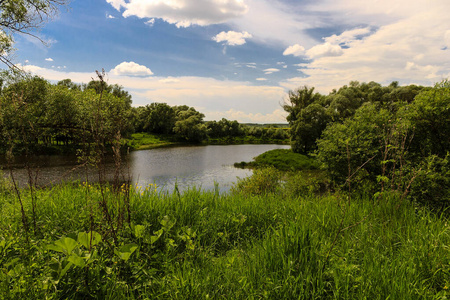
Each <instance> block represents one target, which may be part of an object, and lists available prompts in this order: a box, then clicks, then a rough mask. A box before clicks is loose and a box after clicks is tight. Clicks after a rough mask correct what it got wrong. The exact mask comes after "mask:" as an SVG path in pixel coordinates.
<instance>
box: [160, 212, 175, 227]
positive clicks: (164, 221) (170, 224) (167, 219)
mask: <svg viewBox="0 0 450 300" xmlns="http://www.w3.org/2000/svg"><path fill="white" fill-rule="evenodd" d="M160 223H161V225H162V227H163V229H164V231H169V230H170V229H171V228H172V227H173V225H175V223H176V221H175V220H171V219H170V217H169V216H164V218H163V219H162V220H161V221H160Z"/></svg>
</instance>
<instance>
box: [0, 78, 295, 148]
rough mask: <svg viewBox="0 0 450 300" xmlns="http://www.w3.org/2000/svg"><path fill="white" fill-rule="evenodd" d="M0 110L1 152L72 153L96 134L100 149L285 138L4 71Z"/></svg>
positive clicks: (115, 88)
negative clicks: (139, 139)
mask: <svg viewBox="0 0 450 300" xmlns="http://www.w3.org/2000/svg"><path fill="white" fill-rule="evenodd" d="M99 75H100V76H101V74H99ZM0 107H1V109H0V139H1V142H2V143H1V145H0V150H2V152H6V151H8V150H13V151H14V152H16V153H23V152H24V151H25V149H26V151H30V152H31V153H37V152H46V153H49V151H50V152H51V151H52V149H55V147H54V146H55V145H64V146H66V148H67V149H69V150H70V149H71V150H73V149H76V148H81V147H82V146H85V145H86V144H87V143H88V141H92V140H93V135H94V134H95V133H96V132H97V131H98V130H99V129H101V131H102V133H101V137H102V140H103V143H104V144H105V145H110V144H113V143H114V142H115V141H116V140H117V139H118V138H119V139H120V138H124V137H125V138H130V137H131V135H132V134H133V133H135V132H147V133H153V134H165V135H169V136H171V137H173V138H174V139H176V140H178V141H180V142H188V143H199V142H204V141H208V140H210V139H215V140H222V141H223V140H228V141H230V140H233V139H235V138H243V137H248V136H252V137H254V138H255V139H258V140H259V141H273V140H278V141H283V140H286V139H288V138H289V137H288V132H287V130H286V129H282V128H261V127H255V126H247V125H244V124H240V123H238V122H237V121H230V120H227V119H222V120H219V121H204V117H205V116H204V114H203V113H201V112H199V111H197V110H196V109H195V108H193V107H189V106H187V105H180V106H170V105H168V104H166V103H157V102H154V103H151V104H148V105H146V106H140V107H133V106H132V99H131V95H130V94H129V93H128V92H127V91H125V90H124V89H123V88H122V87H121V86H119V85H117V84H113V85H109V84H107V83H106V82H105V81H103V80H100V79H97V80H92V81H90V82H89V83H87V84H77V83H74V82H72V81H71V80H70V79H64V80H61V81H59V82H57V83H56V84H52V83H50V82H48V81H46V80H44V79H43V78H41V77H38V76H27V75H24V74H19V75H17V74H13V73H11V72H4V73H2V76H1V77H0ZM60 148H61V147H60Z"/></svg>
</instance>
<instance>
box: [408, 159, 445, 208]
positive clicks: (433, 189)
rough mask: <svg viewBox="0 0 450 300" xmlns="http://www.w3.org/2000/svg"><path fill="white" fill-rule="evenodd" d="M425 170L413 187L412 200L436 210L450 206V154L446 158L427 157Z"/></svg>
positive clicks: (424, 163)
mask: <svg viewBox="0 0 450 300" xmlns="http://www.w3.org/2000/svg"><path fill="white" fill-rule="evenodd" d="M422 166H423V169H422V171H421V172H420V173H419V175H418V176H417V178H416V179H415V180H414V181H413V183H412V186H411V193H410V197H411V199H413V200H415V201H418V202H421V203H422V204H427V205H430V206H432V207H434V208H444V207H448V206H449V204H450V154H449V153H447V155H446V156H445V158H440V157H438V156H436V155H432V156H429V157H427V158H426V159H425V160H424V162H423V164H422Z"/></svg>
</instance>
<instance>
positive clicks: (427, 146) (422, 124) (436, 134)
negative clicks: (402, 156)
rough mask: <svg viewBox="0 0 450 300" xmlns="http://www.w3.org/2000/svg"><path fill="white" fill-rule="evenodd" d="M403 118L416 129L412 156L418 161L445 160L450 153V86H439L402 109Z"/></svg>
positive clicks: (445, 82) (417, 97)
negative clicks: (431, 157) (424, 158)
mask: <svg viewBox="0 0 450 300" xmlns="http://www.w3.org/2000/svg"><path fill="white" fill-rule="evenodd" d="M401 113H402V114H403V117H404V118H406V119H408V120H409V121H410V122H411V124H412V126H413V127H414V140H413V141H412V144H411V152H414V154H415V155H416V157H417V159H420V158H421V157H424V156H428V155H433V154H434V155H438V156H439V157H441V158H443V157H444V156H445V155H446V154H447V152H448V150H449V149H450V138H449V132H450V82H449V81H448V80H445V81H442V82H441V83H438V84H436V86H435V87H434V88H432V89H428V90H425V91H423V92H421V93H420V94H419V95H417V96H416V97H415V100H414V101H413V102H412V103H411V104H410V105H408V106H404V107H403V108H402V111H401Z"/></svg>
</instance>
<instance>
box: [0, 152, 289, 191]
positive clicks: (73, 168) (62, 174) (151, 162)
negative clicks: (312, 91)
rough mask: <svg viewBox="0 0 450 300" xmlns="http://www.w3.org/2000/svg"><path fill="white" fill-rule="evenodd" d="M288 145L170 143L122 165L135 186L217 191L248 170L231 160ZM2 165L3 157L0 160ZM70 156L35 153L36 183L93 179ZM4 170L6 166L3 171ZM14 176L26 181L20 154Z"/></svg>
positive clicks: (108, 172)
mask: <svg viewBox="0 0 450 300" xmlns="http://www.w3.org/2000/svg"><path fill="white" fill-rule="evenodd" d="M289 148H290V146H288V145H227V146H216V145H209V146H190V147H171V148H159V149H151V150H141V151H133V152H131V153H130V154H129V155H128V157H126V158H125V159H124V160H126V161H127V162H128V163H126V164H125V163H124V164H123V165H124V166H123V167H122V174H124V176H125V177H128V175H130V176H131V179H132V181H133V183H136V184H138V185H139V186H146V185H148V184H153V183H155V184H157V186H158V187H159V189H160V190H161V189H165V190H173V188H174V186H175V184H177V185H178V187H179V188H180V189H181V190H183V189H186V188H187V187H189V186H197V187H201V188H203V189H213V188H214V183H215V182H217V183H218V185H219V188H220V190H221V191H228V190H229V189H230V187H231V186H232V184H233V183H234V182H236V180H237V177H240V178H243V177H246V176H248V175H250V174H251V171H250V170H242V169H237V168H234V167H233V164H234V163H235V162H241V161H251V160H252V159H253V157H255V156H257V155H259V154H261V153H264V152H266V151H268V150H272V149H289ZM0 164H1V165H3V166H4V164H5V163H4V161H0ZM77 165H78V164H77V159H76V157H74V156H39V157H37V158H36V160H35V161H34V166H35V167H38V168H37V169H38V170H39V174H38V177H37V178H38V184H39V185H48V184H52V183H59V182H61V180H66V181H69V180H82V181H84V180H86V177H87V179H88V180H89V181H96V180H97V179H98V175H97V172H96V171H95V170H94V169H88V170H86V169H85V168H77ZM105 169H106V176H107V179H109V180H112V178H113V174H114V163H113V160H112V158H110V159H109V161H107V163H106V165H105ZM4 172H5V173H7V172H6V170H5V171H4ZM14 176H15V178H16V180H17V181H19V182H20V185H21V186H25V185H26V184H27V178H28V176H27V172H26V170H25V169H24V168H23V162H22V161H21V159H20V158H18V159H17V163H16V164H15V171H14Z"/></svg>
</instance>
